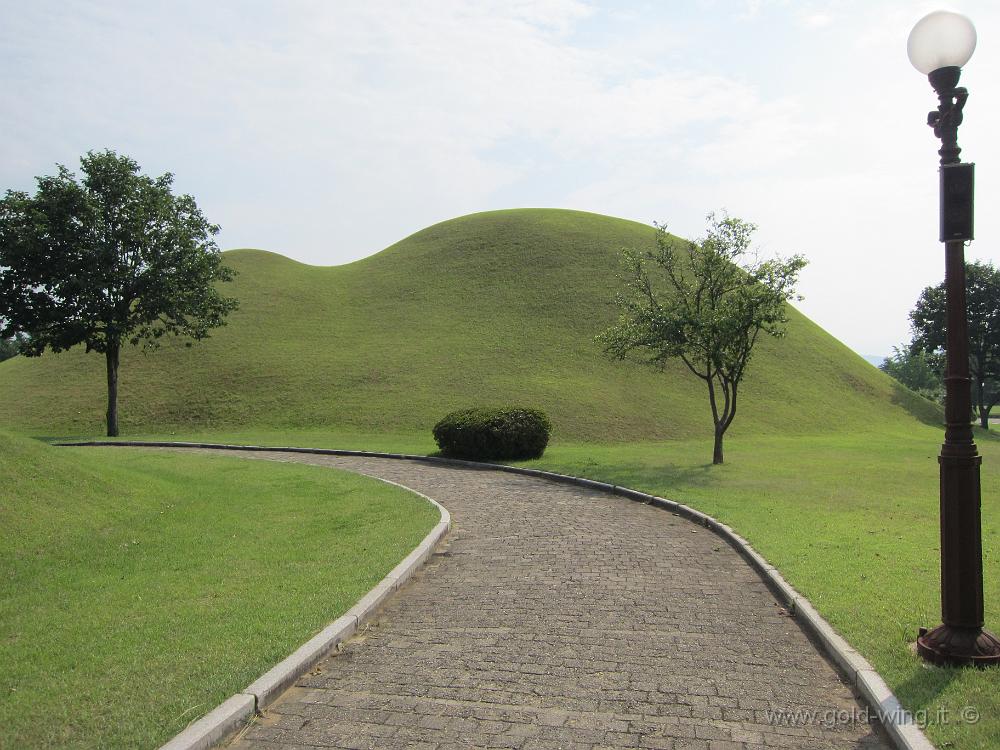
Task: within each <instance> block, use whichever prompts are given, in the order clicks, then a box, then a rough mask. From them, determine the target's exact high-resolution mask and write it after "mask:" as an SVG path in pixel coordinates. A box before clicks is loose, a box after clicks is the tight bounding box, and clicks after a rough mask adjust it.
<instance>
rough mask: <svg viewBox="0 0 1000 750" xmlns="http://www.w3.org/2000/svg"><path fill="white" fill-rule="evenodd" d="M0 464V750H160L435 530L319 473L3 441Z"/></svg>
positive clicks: (387, 499) (390, 494) (366, 489)
mask: <svg viewBox="0 0 1000 750" xmlns="http://www.w3.org/2000/svg"><path fill="white" fill-rule="evenodd" d="M0 456H2V457H3V458H2V459H0V487H3V490H2V492H0V570H2V571H3V574H2V575H0V665H3V666H2V669H0V695H2V699H0V747H2V748H11V749H12V750H13V749H14V748H17V749H18V750H22V749H25V750H31V749H33V748H56V747H58V748H126V747H128V748H155V747H159V746H160V745H162V744H163V743H164V742H166V741H167V740H169V738H170V737H171V736H173V735H174V734H176V733H177V732H179V731H181V730H182V729H184V727H185V726H186V725H187V724H189V723H190V722H191V721H193V720H195V719H197V718H198V717H199V716H200V715H202V714H205V713H206V712H208V711H210V710H211V709H212V708H214V707H215V706H217V705H218V704H219V703H221V702H222V701H224V700H225V699H226V698H228V697H229V696H231V695H233V694H234V693H236V692H239V691H240V690H242V689H243V688H244V687H246V686H247V685H248V684H249V683H251V682H252V681H254V680H255V679H257V677H259V676H260V675H261V674H263V673H264V672H266V671H267V670H268V669H270V668H271V667H273V666H274V665H275V664H276V663H278V662H279V661H281V660H282V659H284V658H285V657H286V656H287V655H288V654H290V653H292V652H293V651H294V650H295V649H296V648H298V647H299V646H300V645H302V644H303V643H304V642H306V641H307V640H308V639H309V638H311V637H312V636H313V635H315V634H316V633H317V632H318V631H319V630H320V629H322V628H323V627H324V626H325V625H326V624H328V623H330V622H332V621H333V620H335V619H336V618H337V617H339V616H340V615H342V614H343V613H344V612H345V611H346V610H347V609H349V608H350V607H352V606H353V605H354V603H355V602H357V601H358V600H359V599H360V598H361V597H362V596H364V594H365V593H366V592H368V591H369V590H370V589H371V588H372V587H373V586H374V585H375V584H377V583H378V582H379V581H380V580H381V579H382V578H383V577H384V576H385V575H386V574H387V573H388V572H389V571H390V570H392V568H393V567H395V566H396V565H397V564H398V563H399V561H400V560H401V559H402V558H403V557H405V556H406V555H407V554H409V552H410V551H411V550H412V549H413V548H414V547H415V546H416V545H417V543H419V541H420V540H421V539H422V538H423V537H424V535H425V534H426V533H427V532H428V531H430V529H431V528H432V527H433V525H434V524H435V523H436V522H437V520H438V511H437V509H436V508H434V507H433V506H432V505H431V504H430V503H427V502H426V501H424V500H422V499H421V498H419V497H416V496H415V495H413V494H412V493H410V492H407V491H405V490H403V489H400V488H398V487H393V486H390V485H386V484H384V483H382V482H378V481H375V480H372V479H369V478H367V477H361V476H358V475H356V474H352V473H349V472H342V471H338V470H335V469H330V468H327V467H315V466H300V465H292V464H287V463H279V462H273V461H254V460H249V459H246V458H231V457H226V456H218V455H209V456H204V455H190V454H176V453H172V452H167V451H159V452H149V451H143V450H138V449H124V448H117V449H114V448H107V449H102V448H79V449H74V448H53V447H50V446H46V445H43V444H41V443H38V442H36V441H33V440H27V439H24V438H19V437H15V436H12V435H8V434H6V433H3V432H0ZM194 478H196V481H195V480H194Z"/></svg>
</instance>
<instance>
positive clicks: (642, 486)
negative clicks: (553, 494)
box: [528, 460, 718, 493]
mask: <svg viewBox="0 0 1000 750" xmlns="http://www.w3.org/2000/svg"><path fill="white" fill-rule="evenodd" d="M528 465H529V466H531V464H528ZM539 468H546V469H550V470H552V471H558V472H560V473H562V474H572V475H573V476H578V477H583V478H585V479H593V480H595V481H598V482H607V483H608V484H614V485H618V486H619V487H628V488H630V489H634V490H641V491H643V492H655V493H662V492H665V491H670V490H677V489H681V488H689V487H711V486H712V485H713V484H716V483H717V481H718V480H717V478H716V476H715V475H714V474H713V473H712V469H713V466H712V464H710V463H706V464H699V465H695V466H691V465H680V464H672V463H664V464H657V465H655V466H649V465H645V464H638V463H616V464H614V465H609V464H606V463H604V464H602V463H598V462H597V461H590V460H582V461H575V462H571V463H560V464H559V465H558V466H542V467H539Z"/></svg>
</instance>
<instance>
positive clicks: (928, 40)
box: [906, 10, 976, 164]
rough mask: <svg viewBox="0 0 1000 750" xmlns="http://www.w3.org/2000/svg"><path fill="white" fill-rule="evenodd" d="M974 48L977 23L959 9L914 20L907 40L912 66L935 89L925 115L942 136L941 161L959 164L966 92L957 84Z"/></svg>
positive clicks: (934, 13) (907, 51)
mask: <svg viewBox="0 0 1000 750" xmlns="http://www.w3.org/2000/svg"><path fill="white" fill-rule="evenodd" d="M975 50H976V27H975V26H973V25H972V21H970V20H969V19H968V18H966V17H965V16H963V15H962V14H961V13H953V12H951V11H947V10H936V11H934V12H933V13H928V14H927V15H926V16H924V17H923V18H921V19H920V20H919V21H917V25H916V26H914V27H913V30H912V31H911V32H910V37H909V39H907V41H906V54H907V55H908V56H909V58H910V62H911V63H913V67H915V68H916V69H917V70H919V71H920V72H921V73H923V74H924V75H926V76H927V78H928V80H930V82H931V86H933V87H934V90H935V91H936V92H937V95H938V101H939V102H940V103H939V104H938V108H937V109H936V110H933V111H931V112H930V113H929V114H928V115H927V124H928V125H930V126H931V127H932V128H934V135H936V136H937V137H938V138H940V139H941V149H940V150H939V151H938V154H940V156H941V163H942V164H958V163H959V161H960V159H959V154H960V153H961V151H962V149H961V148H959V146H958V126H959V125H961V124H962V108H963V107H964V106H965V100H966V99H968V98H969V92H968V91H966V90H965V89H964V88H962V87H960V86H959V85H958V81H959V78H960V77H961V75H962V66H963V65H965V64H966V63H967V62H969V59H970V58H971V57H972V53H973V52H975Z"/></svg>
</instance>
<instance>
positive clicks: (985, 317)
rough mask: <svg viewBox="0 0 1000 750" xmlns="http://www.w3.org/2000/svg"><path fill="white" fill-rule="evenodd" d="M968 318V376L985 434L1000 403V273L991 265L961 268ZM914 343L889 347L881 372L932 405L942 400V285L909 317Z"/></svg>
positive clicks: (926, 294)
mask: <svg viewBox="0 0 1000 750" xmlns="http://www.w3.org/2000/svg"><path fill="white" fill-rule="evenodd" d="M965 272H966V280H967V289H966V309H967V313H968V317H969V374H970V375H971V377H972V404H973V410H974V412H975V413H974V414H973V415H970V416H973V417H975V418H977V419H978V420H979V423H980V425H981V426H982V428H983V429H984V430H988V429H989V421H990V412H991V411H992V410H993V408H994V407H995V406H996V405H997V404H998V403H1000V270H997V269H996V268H994V267H993V265H992V264H990V263H980V262H972V263H966V265H965ZM910 326H911V331H912V333H913V338H912V340H911V341H910V343H909V344H904V345H903V346H899V347H893V353H892V356H890V357H889V358H888V359H886V361H885V362H883V363H882V364H881V365H880V369H881V370H882V371H883V372H886V373H888V374H889V375H891V376H892V377H894V378H896V380H898V381H899V382H901V383H902V384H903V385H905V386H907V387H908V388H910V389H912V390H914V391H916V392H917V393H920V394H921V395H923V396H926V397H927V398H930V399H932V400H934V401H938V402H940V401H942V400H943V399H944V374H945V373H944V371H945V341H946V339H947V315H946V309H945V286H944V283H941V284H938V285H937V286H930V287H927V288H926V289H924V291H923V292H921V294H920V298H919V299H918V300H917V304H916V306H915V307H914V308H913V311H912V312H911V313H910Z"/></svg>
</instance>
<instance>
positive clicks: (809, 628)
mask: <svg viewBox="0 0 1000 750" xmlns="http://www.w3.org/2000/svg"><path fill="white" fill-rule="evenodd" d="M55 445H59V446H67V447H86V446H123V447H137V448H204V449H212V450H233V451H246V452H275V453H277V452H282V453H311V454H318V455H328V456H357V457H365V458H392V459H403V460H407V461H422V462H425V463H436V464H443V465H450V466H458V467H462V468H468V469H481V470H491V471H504V472H507V473H510V474H520V475H522V476H530V477H537V478H539V479H547V480H549V481H553V482H560V483H563V484H572V485H576V486H578V487H585V488H588V489H593V490H598V491H600V492H607V493H609V494H613V495H618V496H620V497H624V498H627V499H629V500H633V501H636V502H640V503H644V504H646V505H654V506H656V507H659V508H662V509H663V510H667V511H670V512H671V513H674V514H676V515H678V516H682V517H684V518H686V519H687V520H689V521H691V522H693V523H696V524H698V525H699V526H704V527H705V528H706V529H708V530H710V531H712V532H714V533H715V534H716V535H717V536H720V537H722V539H724V540H725V541H726V542H727V543H728V544H729V545H730V546H731V547H733V549H735V550H736V551H737V552H738V553H739V554H740V555H741V556H742V557H743V558H744V559H745V560H746V561H747V563H748V564H749V565H750V567H751V568H753V569H754V570H755V571H756V572H757V573H758V575H760V577H761V578H762V579H763V580H764V582H765V583H766V584H767V585H768V586H769V587H770V588H771V590H772V592H773V593H774V594H775V595H776V597H777V599H778V601H779V602H781V603H783V604H784V605H785V607H786V608H787V610H788V612H789V614H791V615H793V616H794V617H795V619H796V620H797V621H798V622H799V623H800V624H801V626H802V628H803V629H804V630H805V631H806V633H807V634H808V635H809V636H810V637H811V638H812V639H813V640H814V641H815V642H816V643H817V644H818V645H819V646H820V647H821V648H822V650H823V651H824V652H825V653H826V654H827V655H828V656H829V657H830V659H831V660H832V661H833V663H834V664H835V665H836V667H837V669H838V670H840V672H841V673H842V674H843V675H844V676H845V677H847V678H848V679H849V681H850V684H851V685H853V686H854V687H855V688H856V690H857V691H858V693H860V695H861V697H862V698H863V699H864V701H865V702H866V703H867V704H868V707H869V709H871V711H872V715H873V716H874V717H876V718H877V719H878V720H879V722H880V723H881V725H882V726H883V728H884V729H885V731H886V734H888V735H889V738H890V739H891V740H892V743H893V744H894V745H895V746H896V747H897V748H898V750H934V745H933V744H932V743H931V742H930V740H928V739H927V736H926V735H925V734H924V733H923V731H921V729H920V727H919V726H918V725H917V724H916V722H915V721H914V719H913V715H912V714H911V713H910V712H908V711H906V710H905V709H904V708H903V707H902V705H901V704H900V702H899V699H898V698H897V697H896V696H895V694H893V692H892V691H891V690H890V689H889V687H888V685H886V683H885V680H883V679H882V677H881V675H879V673H878V672H877V671H875V668H874V667H873V666H872V665H871V663H869V662H868V660H867V659H865V658H864V657H863V656H862V655H861V654H860V653H859V652H858V651H857V650H855V649H854V648H853V647H852V646H851V645H850V644H849V643H848V642H847V641H846V640H845V639H844V638H843V637H842V636H841V635H840V634H839V633H837V631H836V630H834V628H833V626H832V625H830V623H828V622H827V621H826V620H825V619H824V618H823V617H822V616H821V615H820V614H819V613H818V612H817V611H816V609H815V608H814V607H813V606H812V603H811V602H810V601H809V600H808V599H807V598H806V597H804V596H802V595H801V594H800V593H799V592H797V591H796V590H795V589H794V588H793V587H792V586H791V584H789V583H788V582H787V581H786V580H785V579H784V577H783V576H782V575H781V573H779V572H778V570H777V568H775V567H774V566H773V565H771V564H770V563H768V562H767V560H766V559H765V558H764V556H763V555H761V554H760V553H759V552H757V550H755V549H754V548H753V547H752V546H751V544H750V543H749V542H748V541H747V540H746V539H744V538H743V537H742V536H740V535H739V534H737V533H736V532H735V531H734V530H733V529H732V528H730V527H729V526H727V525H726V524H724V523H722V522H721V521H719V520H717V519H715V518H712V517H711V516H709V515H707V514H705V513H702V512H701V511H698V510H695V509H694V508H691V507H689V506H687V505H684V504H682V503H678V502H676V501H674V500H669V499H667V498H663V497H659V496H657V495H650V494H647V493H645V492H640V491H639V490H634V489H631V488H628V487H620V486H618V485H612V484H608V483H606V482H598V481H595V480H592V479H586V478H584V477H575V476H572V475H569V474H559V473H556V472H552V471H545V470H543V469H527V468H523V467H520V466H510V465H509V464H495V463H486V462H481V461H466V460H463V459H456V458H444V457H441V456H423V455H415V454H406V453H382V452H378V451H359V450H342V449H337V448H298V447H275V446H259V445H229V444H222V443H190V442H168V441H140V440H90V441H81V442H60V443H55ZM365 476H369V475H365ZM372 478H373V479H379V478H378V477H372ZM379 481H381V482H384V483H386V484H392V485H395V486H397V487H402V488H403V489H406V490H408V491H410V492H413V493H414V494H416V495H419V496H420V497H422V498H424V499H426V500H428V501H430V502H431V503H432V504H434V505H435V506H437V507H438V508H439V509H440V510H441V514H442V515H441V522H440V523H438V524H437V526H435V527H434V529H433V530H432V531H431V533H430V534H428V535H427V536H426V537H425V538H424V541H423V542H421V543H420V544H419V545H418V546H417V548H416V549H415V550H414V551H413V552H412V553H410V555H409V556H407V557H406V558H405V559H404V560H403V562H401V563H400V564H399V565H398V566H397V567H396V568H395V569H393V571H392V572H390V573H389V575H387V576H386V577H385V578H384V579H383V580H382V581H381V582H380V583H379V584H378V585H377V586H376V587H375V588H374V589H372V590H371V591H370V592H369V593H368V594H366V595H365V597H363V598H362V599H361V601H359V602H358V604H356V605H355V606H354V607H353V608H351V609H350V610H348V612H347V614H345V615H344V616H343V617H341V618H340V619H339V620H337V621H336V622H334V623H332V624H331V625H330V626H328V629H330V628H333V626H334V625H336V624H337V623H339V622H340V621H341V620H344V619H345V618H351V617H354V618H355V625H354V629H356V628H357V627H358V625H360V624H361V623H362V622H363V621H364V619H367V618H370V617H371V615H372V613H373V612H374V610H375V609H376V608H377V607H378V606H379V605H380V604H381V603H382V601H384V600H385V598H386V597H387V596H388V595H389V594H391V593H392V592H393V591H395V590H396V589H397V588H399V585H401V584H402V582H403V581H405V580H406V578H409V576H410V575H412V573H413V571H414V570H416V568H418V567H419V566H420V565H422V564H423V563H424V561H426V559H427V557H429V556H430V554H431V551H432V550H433V548H434V547H435V546H436V545H437V543H438V542H439V541H440V539H441V538H442V537H443V536H444V534H445V533H446V532H447V530H448V528H450V526H451V516H450V514H449V513H448V511H447V510H446V509H445V508H444V507H443V506H442V505H441V504H440V503H438V502H437V501H435V500H433V499H432V498H429V497H427V496H426V495H424V494H422V493H420V492H417V491H416V490H413V489H411V488H409V487H406V486H405V485H402V484H397V483H396V482H390V481H388V480H385V479H379ZM442 527H443V530H440V529H442ZM439 530H440V531H439ZM432 537H435V541H434V542H433V543H431V544H429V546H428V541H429V540H430V539H431V538H432ZM425 546H426V549H425ZM411 558H412V560H411ZM400 569H405V571H403V572H405V577H404V578H401V579H400V578H399V577H398V576H397V578H396V579H395V580H396V583H395V585H393V584H392V583H391V582H390V581H391V580H393V577H394V575H395V574H397V572H399V571H400ZM401 574H402V573H401ZM387 582H390V583H387ZM359 608H361V610H363V614H362V613H361V612H360V611H358V612H356V611H355V610H358V609H359ZM354 629H352V630H351V633H352V634H353V632H354ZM325 632H326V630H324V631H322V632H321V633H320V635H322V634H323V633H325ZM347 637H350V634H348V635H347V636H343V637H342V638H340V640H344V639H345V638H347ZM317 638H319V635H317V636H316V637H315V638H314V639H312V640H310V641H309V642H307V643H306V644H304V645H303V646H302V647H301V648H300V649H299V650H298V651H296V652H295V653H294V654H292V655H291V656H289V657H288V658H287V659H285V661H283V662H281V663H280V664H278V665H277V666H275V667H274V668H273V669H272V670H270V671H269V672H267V673H266V674H265V675H262V676H261V677H260V678H259V679H258V680H257V681H256V682H254V683H253V684H252V685H251V686H249V687H248V688H247V689H246V690H244V691H243V693H239V694H237V695H235V696H233V697H232V698H230V699H229V700H227V701H226V702H225V703H223V704H222V705H220V706H219V707H218V708H216V709H215V710H214V711H212V712H211V713H210V714H207V715H206V716H204V717H202V719H199V720H198V721H196V722H195V723H194V724H192V725H191V726H190V727H188V729H186V730H184V732H181V734H179V735H177V737H175V738H174V739H172V740H171V741H170V742H168V743H167V744H166V745H164V746H163V747H162V748H160V750H204V749H206V748H210V747H213V745H214V744H215V743H217V742H219V741H220V740H221V739H223V738H224V737H226V736H227V735H228V734H231V733H232V731H234V730H235V729H236V728H238V727H239V725H240V724H239V723H236V724H233V725H232V726H231V727H230V729H229V730H228V731H226V732H224V733H223V734H221V735H215V734H213V735H212V736H213V737H214V739H213V740H211V741H208V742H207V744H174V743H175V741H177V740H178V739H179V738H181V737H182V736H183V735H185V734H186V733H187V732H188V731H190V730H194V729H195V727H198V725H200V724H202V722H205V721H206V720H207V719H209V717H212V716H214V715H215V714H217V713H218V714H219V716H218V717H217V720H218V721H219V722H220V723H221V722H225V721H229V720H227V719H226V715H227V714H226V712H225V711H223V708H224V707H225V706H227V705H229V704H230V703H233V704H234V705H236V703H237V702H238V701H237V699H240V698H244V697H253V698H254V699H255V701H256V702H257V705H256V706H255V710H254V711H253V712H251V714H250V716H253V715H254V714H255V713H256V712H257V711H260V710H261V708H262V707H263V706H266V705H267V703H264V704H260V702H259V699H258V698H257V697H256V695H247V694H248V693H249V692H250V690H251V688H254V689H258V690H260V691H262V692H263V694H264V696H265V697H266V699H267V700H268V702H270V701H273V700H274V698H276V697H277V696H278V695H280V694H281V692H283V690H284V689H286V688H287V687H288V686H290V685H291V684H292V683H293V682H294V681H295V679H297V678H298V677H299V676H301V675H302V674H304V673H305V672H306V671H308V670H309V668H311V667H312V665H313V664H315V663H316V662H317V661H319V659H320V658H322V656H320V657H317V658H315V659H313V660H312V661H308V663H306V661H307V659H306V660H304V661H302V662H301V664H304V666H302V667H301V671H300V672H298V673H297V674H295V675H294V676H292V677H290V678H288V679H287V681H285V678H284V677H282V678H280V679H279V675H278V673H279V672H280V674H282V675H286V677H287V675H290V674H291V671H292V670H291V668H290V669H289V670H288V672H287V673H286V672H284V671H281V668H282V667H283V666H284V665H286V663H288V664H289V665H291V663H292V662H293V660H294V659H295V658H296V655H297V654H299V652H300V651H304V650H306V649H307V647H309V646H310V644H312V643H313V640H316V639H317ZM340 640H337V641H336V642H335V643H333V645H331V646H330V647H329V648H328V649H327V650H326V651H325V652H324V653H323V655H326V654H327V653H329V652H330V651H331V650H332V649H333V648H335V647H336V645H337V644H338V643H339V642H340ZM307 653H312V652H311V651H309V652H307ZM295 668H298V667H295ZM272 673H276V674H275V675H274V676H273V677H272V678H271V680H269V681H266V682H265V678H268V677H269V675H272ZM279 682H284V684H285V687H283V688H281V689H280V690H277V688H276V687H274V688H272V689H267V690H266V689H265V688H264V686H265V684H266V685H268V686H271V685H274V686H276V685H277V684H278V683H279ZM258 683H260V685H258ZM255 686H256V687H255ZM247 718H249V717H247ZM247 718H244V719H243V722H245V721H246V720H247ZM198 731H199V732H200V733H202V732H204V727H202V728H200V729H199V730H198ZM194 736H195V735H192V737H194ZM198 736H202V735H201V734H199V735H198ZM205 736H208V735H205Z"/></svg>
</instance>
